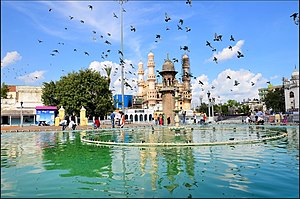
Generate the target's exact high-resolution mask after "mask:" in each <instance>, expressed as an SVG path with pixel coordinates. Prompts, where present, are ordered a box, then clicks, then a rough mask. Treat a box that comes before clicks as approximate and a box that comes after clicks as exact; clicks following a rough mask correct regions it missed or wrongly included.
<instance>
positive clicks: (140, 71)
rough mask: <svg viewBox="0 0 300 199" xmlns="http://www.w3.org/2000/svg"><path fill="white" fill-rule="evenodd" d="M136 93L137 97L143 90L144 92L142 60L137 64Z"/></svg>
mask: <svg viewBox="0 0 300 199" xmlns="http://www.w3.org/2000/svg"><path fill="white" fill-rule="evenodd" d="M138 67H139V68H138V94H137V96H138V97H139V98H142V97H143V92H144V84H145V82H144V68H143V62H142V61H140V62H139V64H138Z"/></svg>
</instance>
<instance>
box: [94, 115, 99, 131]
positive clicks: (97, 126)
mask: <svg viewBox="0 0 300 199" xmlns="http://www.w3.org/2000/svg"><path fill="white" fill-rule="evenodd" d="M99 127H100V121H99V118H98V117H95V121H94V129H98V128H99Z"/></svg>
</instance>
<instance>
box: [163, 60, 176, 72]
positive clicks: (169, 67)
mask: <svg viewBox="0 0 300 199" xmlns="http://www.w3.org/2000/svg"><path fill="white" fill-rule="evenodd" d="M162 70H163V71H175V68H174V64H173V62H172V61H171V60H169V59H166V60H165V63H164V64H163V67H162Z"/></svg>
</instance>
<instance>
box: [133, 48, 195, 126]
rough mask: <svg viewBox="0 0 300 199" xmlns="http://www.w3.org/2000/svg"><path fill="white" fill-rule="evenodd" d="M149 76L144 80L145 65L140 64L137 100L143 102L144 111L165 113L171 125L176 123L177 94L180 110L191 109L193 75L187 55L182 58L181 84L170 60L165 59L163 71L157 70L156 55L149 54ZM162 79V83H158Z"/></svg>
mask: <svg viewBox="0 0 300 199" xmlns="http://www.w3.org/2000/svg"><path fill="white" fill-rule="evenodd" d="M147 67H148V74H147V79H146V80H144V69H143V63H142V62H139V64H138V92H137V98H138V99H140V100H141V101H142V108H143V109H150V110H154V111H156V112H163V113H164V114H165V118H169V117H170V121H171V123H174V116H175V114H174V109H175V99H174V96H175V92H178V93H177V94H178V96H179V99H178V109H180V110H190V109H191V100H192V92H191V84H190V82H191V75H190V62H189V57H188V56H187V55H186V54H185V55H183V57H182V75H181V80H182V81H181V82H180V81H178V80H177V79H176V77H175V76H176V74H177V73H178V72H177V71H175V67H174V63H173V62H172V61H171V60H170V59H169V57H168V56H167V59H165V62H164V64H163V65H162V70H161V71H159V70H156V72H158V74H155V62H154V54H153V53H152V52H150V53H149V54H148V62H147ZM159 77H161V82H159V81H158V79H160V78H159Z"/></svg>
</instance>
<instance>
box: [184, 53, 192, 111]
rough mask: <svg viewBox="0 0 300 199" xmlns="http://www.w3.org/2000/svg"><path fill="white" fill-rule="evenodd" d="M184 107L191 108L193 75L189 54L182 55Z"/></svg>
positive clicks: (185, 108)
mask: <svg viewBox="0 0 300 199" xmlns="http://www.w3.org/2000/svg"><path fill="white" fill-rule="evenodd" d="M182 84H183V90H182V102H183V103H182V109H183V110H190V109H191V100H192V92H191V77H190V60H189V57H188V56H187V54H184V55H183V56H182Z"/></svg>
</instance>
